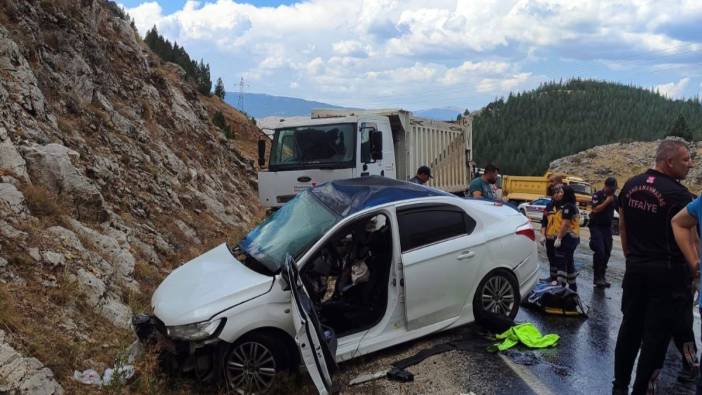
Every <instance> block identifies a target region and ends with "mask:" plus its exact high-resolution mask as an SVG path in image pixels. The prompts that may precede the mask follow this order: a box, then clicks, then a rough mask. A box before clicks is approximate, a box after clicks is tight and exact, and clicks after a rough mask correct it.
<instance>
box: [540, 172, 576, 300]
mask: <svg viewBox="0 0 702 395" xmlns="http://www.w3.org/2000/svg"><path fill="white" fill-rule="evenodd" d="M553 200H554V207H555V209H556V212H555V213H553V214H552V215H550V216H549V219H548V226H547V230H546V235H547V237H548V238H549V239H553V257H554V261H555V264H556V265H555V266H556V281H557V282H558V283H559V284H561V285H562V286H564V287H568V288H570V289H571V290H573V291H575V292H577V291H578V286H577V284H576V282H575V279H576V277H577V276H578V273H577V272H576V271H575V259H574V254H575V249H576V248H577V247H578V244H580V214H579V212H578V207H577V202H576V200H575V191H573V188H571V187H570V186H568V185H562V186H560V188H558V187H556V189H555V191H554V195H553Z"/></svg>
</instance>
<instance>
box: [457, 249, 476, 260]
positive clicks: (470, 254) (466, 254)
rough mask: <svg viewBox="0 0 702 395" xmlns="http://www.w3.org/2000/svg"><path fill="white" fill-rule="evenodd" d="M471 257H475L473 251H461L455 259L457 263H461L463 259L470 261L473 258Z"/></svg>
mask: <svg viewBox="0 0 702 395" xmlns="http://www.w3.org/2000/svg"><path fill="white" fill-rule="evenodd" d="M473 257H475V252H473V251H463V252H462V253H461V254H460V255H459V256H458V257H457V259H458V260H459V261H462V260H464V259H471V258H473Z"/></svg>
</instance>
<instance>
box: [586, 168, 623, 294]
mask: <svg viewBox="0 0 702 395" xmlns="http://www.w3.org/2000/svg"><path fill="white" fill-rule="evenodd" d="M616 191H617V179H616V178H614V177H609V178H607V179H606V180H605V186H604V189H602V190H600V191H597V192H595V193H594V194H592V211H591V212H590V224H589V228H590V249H591V250H592V251H593V252H594V254H593V255H592V271H593V274H594V278H593V284H594V285H595V287H597V288H609V287H610V286H611V285H612V284H610V283H609V282H608V281H607V279H606V278H605V273H606V272H607V262H609V256H610V254H611V253H612V218H614V210H616V209H617V198H616V196H614V192H616Z"/></svg>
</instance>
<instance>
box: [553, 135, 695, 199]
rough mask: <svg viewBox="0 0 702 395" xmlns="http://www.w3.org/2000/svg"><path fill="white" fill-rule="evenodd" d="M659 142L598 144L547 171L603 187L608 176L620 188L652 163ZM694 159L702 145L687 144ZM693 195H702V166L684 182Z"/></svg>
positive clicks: (555, 163) (562, 159) (693, 171)
mask: <svg viewBox="0 0 702 395" xmlns="http://www.w3.org/2000/svg"><path fill="white" fill-rule="evenodd" d="M659 143H660V140H657V141H650V142H631V143H617V144H609V145H601V146H598V147H594V148H591V149H588V150H586V151H582V152H579V153H577V154H575V155H570V156H566V157H564V158H561V159H558V160H555V161H553V162H551V164H550V166H549V171H553V172H557V173H566V174H572V175H576V176H579V177H583V178H585V179H586V180H588V181H589V182H591V183H593V185H595V186H596V187H598V188H599V187H602V185H603V183H604V180H605V179H606V178H607V177H610V176H611V177H616V178H617V180H618V181H619V185H620V186H622V185H624V182H625V181H626V180H627V179H629V177H631V176H633V175H636V174H639V173H642V172H644V171H646V169H648V168H650V167H652V166H653V164H654V159H655V156H656V148H657V147H658V144H659ZM690 151H691V152H692V156H693V160H694V159H696V158H700V157H702V144H701V143H699V142H698V143H696V144H691V145H690ZM683 183H684V184H685V185H686V186H687V187H688V188H689V189H690V190H691V191H692V192H694V193H695V194H699V193H700V192H702V167H700V166H695V167H694V168H693V169H692V170H691V171H690V174H689V175H688V177H687V179H686V180H685V181H684V182H683Z"/></svg>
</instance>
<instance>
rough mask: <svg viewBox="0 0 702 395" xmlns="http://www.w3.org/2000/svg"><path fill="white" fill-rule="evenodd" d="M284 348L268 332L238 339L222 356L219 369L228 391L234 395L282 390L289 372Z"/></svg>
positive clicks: (281, 343)
mask: <svg viewBox="0 0 702 395" xmlns="http://www.w3.org/2000/svg"><path fill="white" fill-rule="evenodd" d="M290 361H291V358H290V356H289V354H288V350H287V347H286V345H285V343H284V342H283V341H282V340H279V339H277V338H275V337H273V336H271V335H270V334H268V333H256V332H254V333H252V334H249V335H246V336H244V337H243V338H241V339H239V340H237V341H236V342H235V343H234V344H232V345H231V346H230V347H229V350H227V352H225V353H224V361H223V364H222V367H223V369H224V379H225V382H226V385H227V389H228V390H231V391H233V392H234V393H243V394H269V393H271V392H272V391H274V390H275V389H276V388H281V387H280V385H281V381H284V379H283V376H285V374H287V373H290V370H291V362H290Z"/></svg>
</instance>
